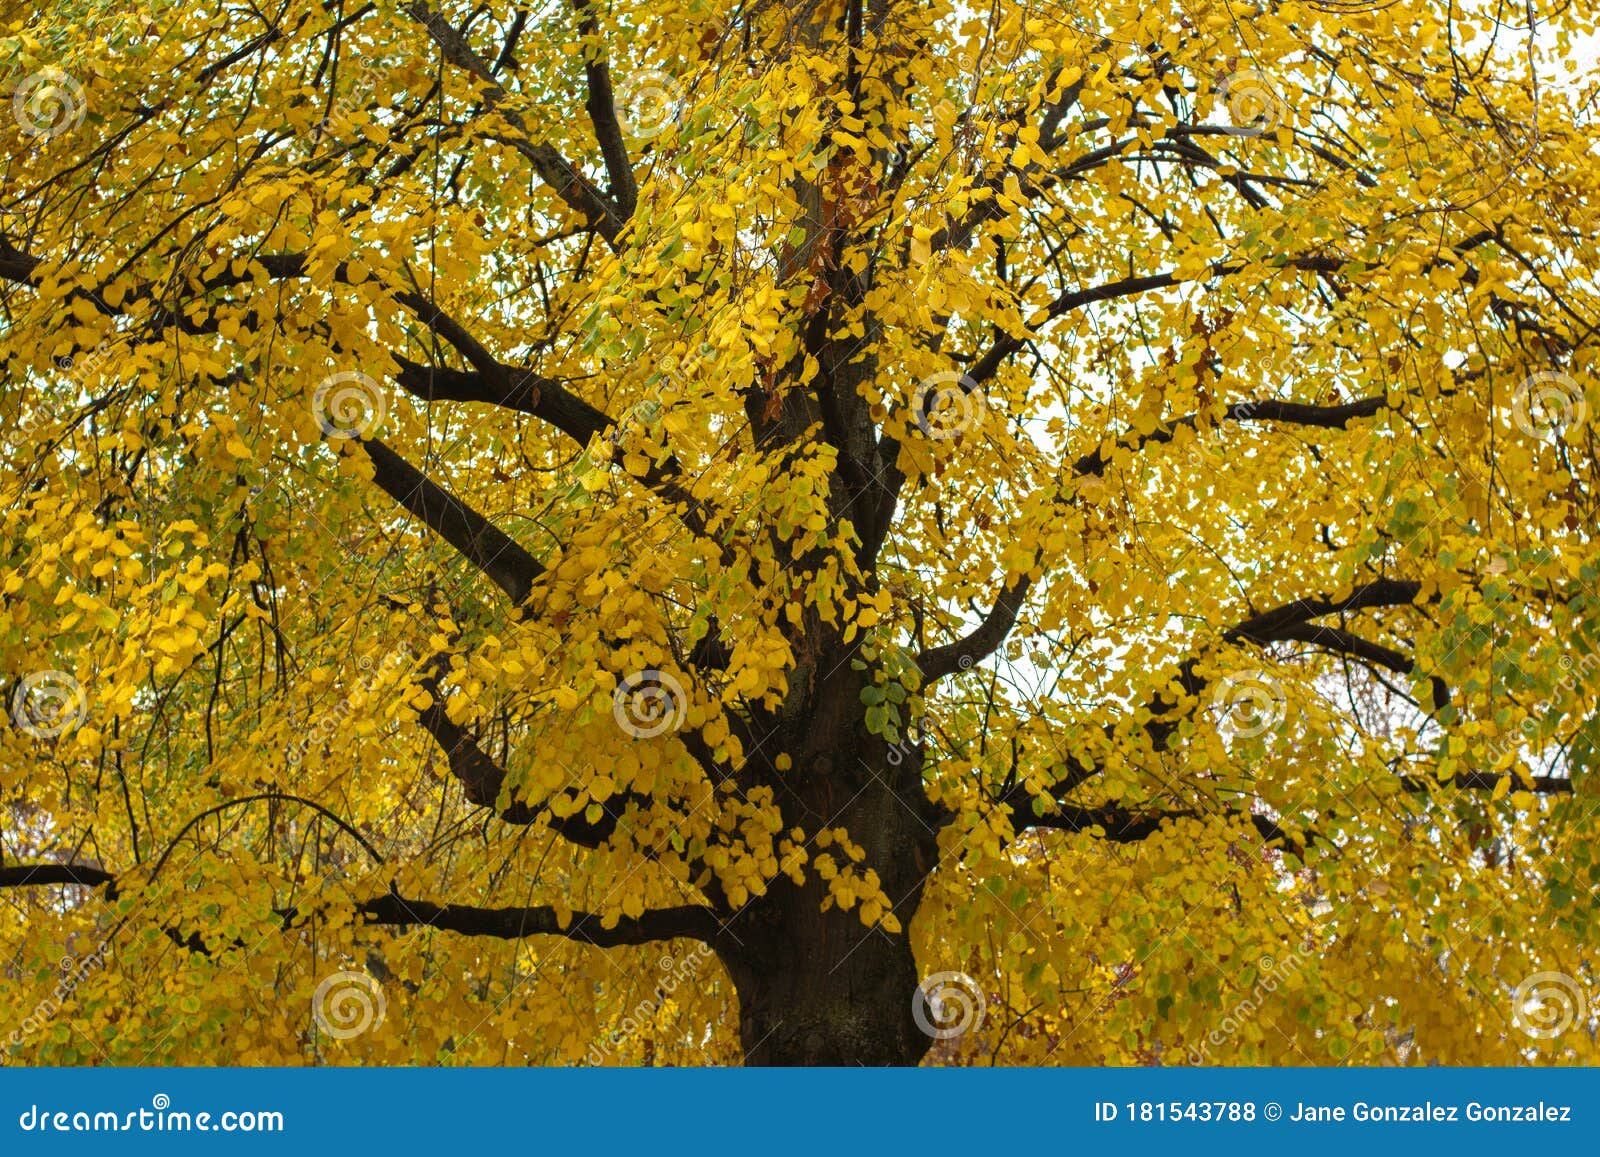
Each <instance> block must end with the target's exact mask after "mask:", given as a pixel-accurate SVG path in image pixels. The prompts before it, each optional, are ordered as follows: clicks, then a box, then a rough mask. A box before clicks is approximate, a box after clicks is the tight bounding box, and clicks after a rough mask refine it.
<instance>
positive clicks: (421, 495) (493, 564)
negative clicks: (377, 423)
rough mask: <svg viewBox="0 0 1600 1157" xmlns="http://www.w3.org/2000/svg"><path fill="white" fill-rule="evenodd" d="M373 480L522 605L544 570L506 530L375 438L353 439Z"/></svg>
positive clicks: (515, 602) (513, 600)
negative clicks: (369, 464) (360, 450)
mask: <svg viewBox="0 0 1600 1157" xmlns="http://www.w3.org/2000/svg"><path fill="white" fill-rule="evenodd" d="M357 441H358V443H359V444H360V446H361V448H362V449H363V450H364V451H366V454H367V457H368V458H369V459H370V460H371V461H372V468H373V480H374V481H375V482H377V484H378V485H379V486H380V487H381V488H382V489H383V490H384V492H385V493H387V494H388V495H389V497H391V498H393V499H394V500H395V501H396V502H398V503H399V504H400V505H401V506H403V507H405V508H406V509H407V510H409V511H410V512H411V513H412V514H413V515H415V516H416V517H417V518H418V519H419V520H420V521H421V522H422V523H423V524H424V525H426V526H427V527H428V528H429V529H430V530H432V531H433V532H434V533H435V534H437V535H438V536H439V537H440V538H442V539H444V540H445V541H446V542H448V543H449V544H450V545H451V546H453V547H455V548H456V550H457V551H458V552H459V553H460V554H461V556H462V557H463V558H465V559H466V560H467V561H468V562H470V563H472V565H473V566H475V567H477V568H478V569H479V570H480V571H482V572H483V573H484V574H485V575H487V576H488V577H489V578H490V579H491V580H492V581H493V582H494V584H495V585H496V586H497V587H499V588H500V589H501V590H502V591H504V592H505V593H506V595H507V597H509V598H510V599H511V601H512V602H513V603H514V604H516V605H518V606H520V605H522V604H523V603H524V602H526V601H527V599H528V595H529V594H530V593H531V592H532V590H533V583H534V580H536V579H537V578H538V577H539V576H540V575H541V574H543V573H544V567H543V566H541V565H540V564H539V562H538V561H537V560H536V559H535V558H534V557H533V556H532V555H531V554H529V553H528V552H527V551H526V550H524V549H523V548H522V547H521V546H519V545H518V544H517V543H516V542H514V541H513V540H512V538H511V536H510V535H508V534H506V533H505V531H503V530H501V529H500V528H499V527H497V526H495V525H494V524H493V523H492V522H490V521H489V520H488V519H487V518H485V517H484V516H483V515H481V514H479V513H478V512H477V511H476V510H474V509H473V508H472V507H470V506H468V505H467V504H466V503H465V502H463V501H462V500H461V499H459V498H457V497H456V496H455V495H454V494H451V493H450V492H449V491H448V490H446V489H445V488H444V487H442V486H440V485H439V484H438V483H437V482H435V481H433V480H432V479H431V478H429V477H428V476H427V475H426V474H424V473H423V472H422V471H420V470H418V469H417V468H416V467H415V466H413V465H412V464H411V463H410V462H408V461H406V459H404V458H402V457H401V456H400V455H399V454H396V453H395V452H394V451H393V450H391V449H390V448H389V447H388V446H386V445H385V444H384V443H383V442H381V441H379V440H378V439H376V438H361V439H357Z"/></svg>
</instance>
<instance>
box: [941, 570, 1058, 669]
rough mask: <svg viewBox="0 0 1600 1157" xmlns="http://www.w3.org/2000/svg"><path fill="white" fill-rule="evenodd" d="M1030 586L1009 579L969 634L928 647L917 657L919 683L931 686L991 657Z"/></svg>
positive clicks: (1024, 599)
mask: <svg viewBox="0 0 1600 1157" xmlns="http://www.w3.org/2000/svg"><path fill="white" fill-rule="evenodd" d="M1031 586H1032V582H1031V580H1029V579H1027V578H1018V579H1013V580H1012V581H1011V582H1009V583H1007V584H1006V587H1005V589H1004V590H1002V591H1001V592H1000V595H999V597H998V598H996V599H995V603H994V606H993V608H991V609H990V611H989V613H988V614H987V615H985V616H984V619H983V622H981V623H979V624H978V626H976V627H975V628H973V630H972V631H971V632H970V633H969V634H967V635H966V636H965V637H963V638H960V639H957V640H956V641H955V642H953V643H947V644H945V645H944V646H942V647H931V648H929V649H928V650H926V651H923V652H922V654H920V655H918V656H917V667H918V668H919V669H920V670H921V672H922V679H923V682H924V683H932V682H933V681H934V680H935V679H940V678H943V677H944V676H946V675H949V674H951V673H952V672H955V671H965V670H967V669H968V668H969V667H971V666H972V665H973V664H974V663H979V662H982V661H983V660H984V659H986V658H988V657H989V656H990V655H992V654H994V652H995V651H996V650H997V649H998V648H999V647H1000V644H1001V643H1003V642H1005V639H1006V636H1007V635H1008V634H1010V632H1011V628H1012V627H1013V626H1015V625H1016V622H1017V615H1018V614H1019V613H1020V612H1021V611H1022V604H1023V602H1024V601H1026V599H1027V597H1028V590H1029V588H1030V587H1031Z"/></svg>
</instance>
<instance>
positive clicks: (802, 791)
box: [716, 663, 945, 1065]
mask: <svg viewBox="0 0 1600 1157" xmlns="http://www.w3.org/2000/svg"><path fill="white" fill-rule="evenodd" d="M860 686H861V681H860V677H859V676H858V675H856V674H855V673H854V672H851V671H850V670H849V666H848V664H843V663H841V664H839V665H838V669H836V671H835V673H834V675H833V676H832V677H830V678H828V679H826V680H824V681H823V685H822V686H821V687H819V688H818V694H817V696H816V698H815V699H813V700H812V704H811V706H812V708H813V709H812V710H811V711H810V712H808V713H807V716H806V718H805V719H804V720H803V721H798V722H797V721H790V723H789V725H787V726H785V727H783V728H782V731H783V732H784V734H783V736H782V739H783V742H782V743H781V744H775V745H774V746H773V750H788V751H791V752H795V753H796V758H795V761H794V766H793V768H792V770H791V771H790V772H788V773H783V772H775V773H773V774H774V779H773V780H771V781H769V782H775V783H777V784H778V785H779V786H778V787H777V789H776V790H777V800H778V802H779V806H780V807H781V808H782V810H783V812H784V819H785V823H786V827H800V828H802V829H804V831H805V832H806V834H807V838H808V842H809V846H808V851H809V852H810V854H811V856H812V862H811V863H810V864H808V865H807V867H806V869H805V876H806V882H805V884H804V885H802V886H797V885H795V884H794V883H793V882H792V881H791V880H790V879H789V878H788V877H786V876H780V877H778V879H777V880H775V881H773V882H772V883H771V885H770V886H769V890H768V892H767V894H766V895H765V896H760V897H757V898H755V899H753V900H752V901H751V902H750V903H749V904H747V905H746V906H745V907H744V908H743V909H742V910H741V911H740V912H739V914H738V916H737V917H736V918H735V919H734V920H733V921H732V923H731V924H730V925H729V927H728V929H727V930H726V932H725V933H724V935H723V936H722V937H720V938H719V940H718V943H717V945H716V947H717V952H718V954H719V955H720V956H721V958H722V960H723V962H724V963H725V964H726V966H727V968H728V971H729V973H730V974H731V975H732V977H733V980H734V983H735V984H736V985H737V987H738V991H739V1006H740V1023H739V1031H740V1038H741V1042H742V1045H743V1048H744V1052H745V1063H746V1064H750V1065H915V1064H917V1063H918V1062H919V1061H920V1060H921V1059H922V1057H923V1054H925V1053H926V1052H927V1051H928V1048H929V1047H930V1046H931V1045H932V1044H933V1041H932V1039H931V1038H930V1037H929V1036H928V1035H926V1034H925V1033H924V1032H922V1031H921V1030H920V1029H918V1027H917V1024H916V1021H915V1020H914V1019H913V1016H912V1007H913V1001H914V1000H915V998H916V996H917V982H918V979H919V978H918V973H917V962H916V960H915V958H914V956H913V954H912V951H911V942H910V930H911V921H912V917H913V916H914V915H915V914H916V910H917V906H918V905H919V904H920V902H921V899H922V889H923V885H924V883H925V881H926V880H927V877H928V874H929V873H930V872H931V871H932V870H933V868H934V865H935V863H936V862H937V858H938V840H937V835H938V829H939V827H940V825H941V823H942V822H943V821H944V819H945V817H944V816H943V815H942V814H941V813H940V812H939V811H938V810H937V809H935V808H934V807H932V806H931V805H930V804H929V802H928V800H927V797H926V795H925V793H924V789H923V785H922V757H921V756H922V753H921V750H920V748H919V747H916V746H914V745H912V744H910V743H905V742H902V743H901V744H899V745H897V746H895V747H893V748H891V747H890V746H889V745H888V744H887V743H885V742H884V740H883V739H882V738H881V737H878V736H875V735H871V734H869V733H868V732H867V731H866V730H865V727H864V726H863V724H862V722H861V708H860V699H859V692H860ZM837 828H843V829H845V831H846V832H847V833H848V835H849V838H850V840H851V842H852V843H853V844H855V845H858V846H859V847H861V848H862V849H863V850H864V851H865V852H866V857H865V859H864V860H863V861H862V862H861V863H856V864H852V865H851V866H852V868H853V869H854V870H855V872H856V873H857V874H858V875H865V873H866V871H867V870H868V869H871V870H873V871H875V872H876V873H877V874H878V877H879V881H880V884H881V887H882V890H883V892H884V893H885V894H886V895H887V897H888V900H889V903H890V904H892V905H893V912H894V914H895V916H896V917H897V918H898V919H899V921H900V924H901V928H902V930H901V931H900V932H898V933H893V934H891V933H889V932H886V931H884V930H883V929H882V928H877V927H874V928H869V927H867V926H866V925H865V924H863V923H862V922H861V917H860V909H859V908H858V907H852V908H851V909H849V910H848V911H846V910H842V909H840V907H839V906H838V905H837V904H834V905H832V906H830V907H829V909H828V910H827V911H826V912H825V911H823V910H822V909H823V903H824V901H825V900H826V899H827V898H828V894H829V890H828V885H827V883H826V881H824V880H823V879H821V878H820V875H819V873H818V872H817V870H816V867H815V859H816V856H817V855H818V854H819V853H821V852H822V849H820V848H818V847H817V846H816V844H815V842H814V841H815V837H816V835H817V833H818V832H819V831H821V830H823V829H837ZM826 851H827V853H828V854H831V855H832V856H833V858H834V860H835V862H836V863H838V864H844V863H847V862H849V861H848V857H847V856H846V855H845V854H844V853H843V852H842V851H841V850H840V849H839V848H838V846H837V845H834V846H830V847H829V848H828V849H826Z"/></svg>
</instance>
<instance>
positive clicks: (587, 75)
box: [577, 0, 639, 218]
mask: <svg viewBox="0 0 1600 1157" xmlns="http://www.w3.org/2000/svg"><path fill="white" fill-rule="evenodd" d="M577 7H578V31H579V32H580V33H581V34H582V35H583V36H584V38H585V39H587V40H592V41H593V43H592V45H585V46H584V52H583V75H584V80H585V82H586V83H587V85H588V89H589V96H588V99H587V100H585V101H584V106H583V107H584V108H585V109H586V110H587V111H588V113H589V123H590V124H592V125H593V126H594V135H595V140H596V141H598V142H599V144H600V155H601V156H602V157H604V158H605V162H606V176H608V177H610V178H611V197H612V200H613V201H614V202H615V203H616V207H617V213H618V214H619V215H620V216H622V217H624V218H627V217H632V216H633V210H634V208H635V206H637V205H638V203H639V186H638V183H637V182H636V181H635V180H634V177H633V165H632V164H631V163H630V162H629V160H628V146H627V144H626V142H624V141H623V139H622V125H621V124H620V123H619V122H618V120H617V97H616V92H615V91H614V89H613V88H612V85H611V65H610V64H609V63H608V62H607V60H606V58H605V56H604V55H603V54H602V52H601V47H600V28H599V21H598V20H596V18H595V11H594V5H593V4H592V3H591V2H590V0H577Z"/></svg>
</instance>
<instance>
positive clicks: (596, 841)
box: [418, 678, 652, 848]
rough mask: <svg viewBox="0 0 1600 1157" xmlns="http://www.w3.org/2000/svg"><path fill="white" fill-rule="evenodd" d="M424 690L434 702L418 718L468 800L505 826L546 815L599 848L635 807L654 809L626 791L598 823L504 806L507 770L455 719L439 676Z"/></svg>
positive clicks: (556, 827) (544, 809) (574, 838)
mask: <svg viewBox="0 0 1600 1157" xmlns="http://www.w3.org/2000/svg"><path fill="white" fill-rule="evenodd" d="M422 688H423V690H425V691H427V692H428V694H429V696H430V699H431V702H430V703H429V704H428V706H427V707H426V708H424V709H423V710H422V711H421V712H420V713H419V714H418V720H419V722H421V724H422V726H423V729H424V730H426V731H427V732H428V734H429V735H430V736H432V737H433V741H434V742H435V743H436V744H438V746H439V750H440V751H442V752H443V753H444V757H445V760H446V761H447V763H448V764H449V767H450V773H451V774H452V775H454V776H455V777H456V779H457V780H459V781H460V783H461V786H462V789H463V790H464V791H465V793H466V797H467V800H468V802H470V803H472V804H474V805H476V806H478V807H483V808H496V809H497V810H496V812H495V814H496V816H498V817H499V818H500V819H501V820H502V821H504V822H505V823H508V824H517V825H524V824H532V823H535V822H537V821H538V820H539V819H540V817H543V818H544V819H545V820H546V822H547V824H548V826H549V827H550V830H552V831H554V832H555V833H556V834H557V835H559V836H561V838H562V839H564V840H567V841H568V842H569V843H574V844H577V845H579V846H580V847H585V848H598V847H599V846H600V845H601V844H603V843H605V842H606V841H607V840H609V839H610V838H611V837H612V836H613V835H615V834H616V830H617V825H618V823H619V822H620V821H621V819H622V817H623V815H624V814H625V813H626V811H627V809H628V808H629V807H630V806H632V807H637V808H639V809H640V810H643V809H645V808H648V807H649V806H650V805H651V802H652V801H651V799H650V798H649V797H648V796H642V795H638V794H636V793H633V792H624V793H622V794H621V795H616V796H612V797H611V798H610V799H608V800H606V801H605V802H604V803H602V804H600V805H599V807H600V812H601V814H600V816H599V818H597V819H593V820H591V819H589V818H588V816H586V815H585V814H584V813H583V812H578V813H576V814H574V815H570V816H560V815H557V814H556V813H555V812H554V811H552V810H551V808H550V805H549V804H548V803H545V804H542V805H539V806H537V807H533V806H529V805H528V804H526V803H524V802H522V801H521V800H513V801H511V802H510V803H509V804H507V805H506V806H505V807H504V808H500V807H499V799H500V791H501V789H502V788H503V787H504V786H505V781H506V770H505V768H504V767H502V766H501V765H500V764H499V763H498V762H497V761H496V760H495V759H494V758H493V757H492V756H490V755H489V753H488V752H486V751H484V750H483V748H482V746H481V745H479V743H478V742H477V740H476V739H474V738H473V737H472V736H471V735H470V734H469V733H468V732H467V729H466V728H464V727H462V726H461V725H460V724H458V723H456V722H454V721H453V720H452V719H451V718H450V714H449V712H448V711H446V710H445V705H444V700H443V697H442V695H441V694H440V690H439V683H438V680H437V678H434V679H430V680H427V681H425V682H424V683H423V684H422ZM586 810H587V809H586Z"/></svg>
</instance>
